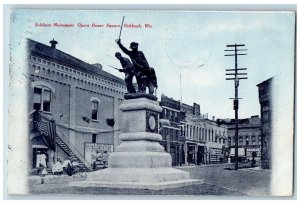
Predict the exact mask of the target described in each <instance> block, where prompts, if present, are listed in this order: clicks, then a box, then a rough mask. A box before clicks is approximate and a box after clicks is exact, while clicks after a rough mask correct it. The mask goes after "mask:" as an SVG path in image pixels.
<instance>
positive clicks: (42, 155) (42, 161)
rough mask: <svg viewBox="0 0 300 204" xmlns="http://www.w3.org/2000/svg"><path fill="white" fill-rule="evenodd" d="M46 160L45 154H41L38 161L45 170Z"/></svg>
mask: <svg viewBox="0 0 300 204" xmlns="http://www.w3.org/2000/svg"><path fill="white" fill-rule="evenodd" d="M46 159H47V156H46V154H45V152H41V154H40V156H39V160H40V164H42V165H43V166H45V168H47V164H46Z"/></svg>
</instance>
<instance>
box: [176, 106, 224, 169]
mask: <svg viewBox="0 0 300 204" xmlns="http://www.w3.org/2000/svg"><path fill="white" fill-rule="evenodd" d="M181 112H183V113H184V115H185V120H184V122H183V124H182V126H181V127H182V130H181V131H182V135H184V156H185V164H188V165H189V164H194V165H200V164H212V163H222V162H224V161H225V160H226V158H225V153H226V151H225V150H226V140H227V127H226V125H223V124H221V125H220V124H218V123H217V121H215V120H214V118H213V119H212V120H210V119H208V118H207V117H206V116H205V115H201V112H200V105H198V104H196V103H194V104H193V106H190V105H187V104H181Z"/></svg>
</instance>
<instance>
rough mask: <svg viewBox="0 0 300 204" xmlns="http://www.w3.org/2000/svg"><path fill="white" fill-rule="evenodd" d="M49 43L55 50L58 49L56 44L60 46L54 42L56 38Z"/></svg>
mask: <svg viewBox="0 0 300 204" xmlns="http://www.w3.org/2000/svg"><path fill="white" fill-rule="evenodd" d="M49 43H50V44H51V47H52V48H54V49H55V48H56V44H58V42H57V41H56V40H54V38H53V40H51V41H50V42H49Z"/></svg>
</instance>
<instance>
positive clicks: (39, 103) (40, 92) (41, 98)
mask: <svg viewBox="0 0 300 204" xmlns="http://www.w3.org/2000/svg"><path fill="white" fill-rule="evenodd" d="M33 109H34V110H41V111H45V112H50V111H51V90H50V89H47V88H42V87H34V89H33Z"/></svg>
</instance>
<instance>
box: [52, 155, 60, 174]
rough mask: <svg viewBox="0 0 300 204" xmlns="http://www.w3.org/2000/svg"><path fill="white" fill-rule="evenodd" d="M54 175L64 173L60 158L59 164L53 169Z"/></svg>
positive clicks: (58, 159)
mask: <svg viewBox="0 0 300 204" xmlns="http://www.w3.org/2000/svg"><path fill="white" fill-rule="evenodd" d="M52 172H53V175H61V174H62V173H63V167H62V164H61V160H60V158H57V162H56V163H55V164H54V165H53V167H52Z"/></svg>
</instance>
